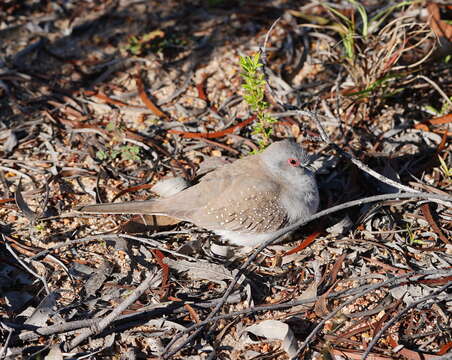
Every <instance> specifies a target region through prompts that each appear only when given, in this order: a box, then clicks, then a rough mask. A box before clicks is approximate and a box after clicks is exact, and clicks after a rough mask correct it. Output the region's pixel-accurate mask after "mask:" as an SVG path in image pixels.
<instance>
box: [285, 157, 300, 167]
mask: <svg viewBox="0 0 452 360" xmlns="http://www.w3.org/2000/svg"><path fill="white" fill-rule="evenodd" d="M287 162H288V163H289V165H290V166H293V167H297V166H300V160H298V159H295V158H290V159H288V160H287Z"/></svg>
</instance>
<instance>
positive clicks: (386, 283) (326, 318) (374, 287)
mask: <svg viewBox="0 0 452 360" xmlns="http://www.w3.org/2000/svg"><path fill="white" fill-rule="evenodd" d="M449 273H450V272H449ZM407 275H408V276H407ZM412 275H413V273H410V274H406V275H402V276H401V277H400V278H406V277H410V276H412ZM394 279H395V278H392V279H389V280H386V281H384V282H383V283H380V284H376V285H372V286H370V287H369V288H368V289H366V290H365V291H364V292H363V293H362V294H357V295H355V296H353V297H352V298H351V299H349V300H347V301H345V302H343V303H342V304H341V305H340V306H338V307H337V308H336V309H334V310H333V311H332V312H331V313H329V314H328V316H327V317H325V318H323V320H322V321H321V322H319V323H318V324H317V326H316V327H315V328H314V330H312V331H311V333H310V334H309V336H308V337H307V338H306V340H305V341H304V342H303V344H302V345H301V346H300V347H299V348H298V350H297V354H296V355H295V356H294V357H293V358H292V359H296V358H297V356H298V355H299V354H300V353H301V351H302V350H303V349H304V348H305V347H306V346H307V345H308V344H309V343H310V342H311V340H312V339H313V338H314V336H315V335H317V333H318V332H319V330H320V329H321V328H322V327H323V326H324V325H325V323H326V322H327V321H328V320H330V319H332V318H333V317H334V316H335V315H336V314H337V313H338V312H339V311H340V310H342V309H343V308H344V307H346V306H347V305H350V304H351V303H353V302H354V301H356V300H357V299H358V298H360V297H362V296H364V295H366V294H368V293H370V292H371V291H374V290H376V289H378V288H379V287H381V286H385V285H389V284H391V283H392V282H393V281H394ZM451 285H452V283H449V284H447V287H449V286H451ZM443 288H444V286H443V287H441V288H440V289H439V290H441V291H442V290H444V289H443ZM435 295H436V291H435Z"/></svg>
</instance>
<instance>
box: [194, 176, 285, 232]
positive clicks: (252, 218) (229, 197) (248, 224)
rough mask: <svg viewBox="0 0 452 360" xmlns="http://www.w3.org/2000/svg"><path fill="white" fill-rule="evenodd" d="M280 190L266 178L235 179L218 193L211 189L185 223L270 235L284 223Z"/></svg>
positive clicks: (243, 177) (212, 228) (214, 228)
mask: <svg viewBox="0 0 452 360" xmlns="http://www.w3.org/2000/svg"><path fill="white" fill-rule="evenodd" d="M215 183H216V184H217V183H218V181H216V182H215ZM218 190H220V188H219V189H218ZM280 191H281V189H280V186H279V185H277V184H276V183H274V182H272V181H271V180H270V179H263V180H257V178H256V177H254V176H252V174H250V175H246V176H245V175H242V176H235V177H234V179H233V180H232V181H231V182H230V184H229V186H224V185H223V186H222V187H221V192H214V190H213V189H212V192H211V193H210V201H208V202H206V203H205V205H204V206H202V207H200V208H198V209H196V210H195V211H194V212H193V214H192V215H191V219H189V220H190V221H192V222H193V223H195V224H196V225H198V226H201V227H204V228H206V229H209V230H228V231H237V232H243V233H266V232H274V231H276V230H278V229H280V228H281V227H283V226H284V225H285V224H286V223H287V212H286V211H285V210H284V209H283V208H282V207H281V205H280V202H279V198H280Z"/></svg>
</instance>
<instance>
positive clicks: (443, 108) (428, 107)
mask: <svg viewBox="0 0 452 360" xmlns="http://www.w3.org/2000/svg"><path fill="white" fill-rule="evenodd" d="M449 100H450V101H452V96H451V97H449ZM424 109H425V110H426V111H427V112H429V113H430V114H433V115H435V116H443V115H446V114H448V113H449V111H450V110H451V106H450V103H449V102H448V101H444V102H443V104H442V106H441V109H436V108H435V107H433V106H431V105H426V106H424Z"/></svg>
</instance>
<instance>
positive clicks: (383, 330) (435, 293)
mask: <svg viewBox="0 0 452 360" xmlns="http://www.w3.org/2000/svg"><path fill="white" fill-rule="evenodd" d="M450 286H452V282H448V283H447V284H446V285H444V286H442V287H440V288H439V289H437V290H436V291H434V292H433V293H432V294H430V295H427V296H424V297H422V298H420V299H418V300H416V301H414V302H412V303H411V304H410V305H408V306H407V307H406V308H405V309H403V310H402V311H400V312H399V313H398V314H397V315H396V316H394V317H393V318H392V319H391V320H389V321H388V322H387V323H386V324H385V326H383V327H382V328H381V329H380V331H379V332H378V333H377V334H376V335H375V336H374V338H373V339H372V341H371V342H370V343H369V345H368V346H367V349H366V351H365V352H364V354H363V356H362V357H361V360H365V359H366V358H367V356H368V355H369V353H370V351H371V350H372V348H373V347H374V345H375V344H376V343H377V341H378V340H379V339H380V337H381V336H382V335H383V333H384V332H385V331H386V330H388V329H389V328H390V327H391V325H392V324H394V323H395V322H396V321H397V320H399V319H400V318H401V317H402V316H403V315H404V314H405V313H406V312H408V311H409V310H411V309H412V308H414V307H416V306H417V305H419V304H421V303H423V302H425V301H427V300H430V299H433V298H435V297H436V296H437V295H439V294H440V293H441V292H443V291H444V290H446V289H447V288H448V287H450Z"/></svg>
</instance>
